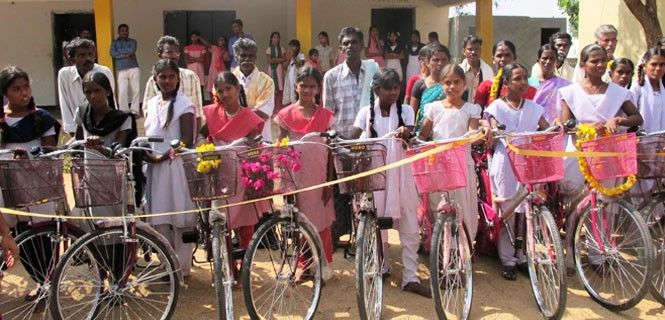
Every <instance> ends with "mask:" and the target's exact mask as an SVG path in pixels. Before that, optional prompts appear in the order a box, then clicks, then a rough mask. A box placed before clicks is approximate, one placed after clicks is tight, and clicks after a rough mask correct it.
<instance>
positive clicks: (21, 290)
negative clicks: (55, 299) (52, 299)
mask: <svg viewBox="0 0 665 320" xmlns="http://www.w3.org/2000/svg"><path fill="white" fill-rule="evenodd" d="M67 229H68V236H67V237H63V236H62V235H61V234H60V233H58V231H57V228H56V225H55V224H52V225H44V226H40V227H36V228H31V229H28V230H26V231H24V232H21V233H20V234H19V235H18V236H17V237H16V239H15V241H16V244H17V246H18V249H19V261H17V262H19V263H16V264H15V265H14V267H13V268H11V269H7V265H6V263H5V261H4V259H3V260H1V261H0V270H2V271H0V273H1V274H2V276H0V279H1V280H0V281H2V284H1V285H0V288H2V300H0V301H1V302H0V314H2V316H3V317H4V318H5V319H33V318H40V319H50V317H49V316H50V313H49V311H48V307H49V306H48V298H49V293H50V292H49V287H50V286H51V283H52V281H53V276H52V275H53V270H54V269H55V265H56V264H57V262H58V257H60V256H62V254H63V252H65V251H66V250H67V249H68V248H69V247H70V246H71V244H72V243H73V242H74V241H76V240H77V239H78V238H80V237H81V236H82V235H83V232H82V231H80V230H79V229H78V228H69V227H68V228H67Z"/></svg>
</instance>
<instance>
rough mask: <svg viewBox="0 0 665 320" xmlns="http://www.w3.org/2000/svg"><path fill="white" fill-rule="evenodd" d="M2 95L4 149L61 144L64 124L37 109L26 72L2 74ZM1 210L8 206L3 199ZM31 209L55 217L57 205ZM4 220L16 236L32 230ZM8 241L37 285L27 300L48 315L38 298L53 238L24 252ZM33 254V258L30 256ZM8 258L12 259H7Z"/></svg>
mask: <svg viewBox="0 0 665 320" xmlns="http://www.w3.org/2000/svg"><path fill="white" fill-rule="evenodd" d="M0 93H2V96H3V97H6V98H7V104H5V105H4V106H3V107H2V112H1V113H0V148H2V149H23V150H26V151H29V150H30V149H31V148H32V147H36V146H37V147H39V146H49V147H53V146H55V145H56V144H57V143H58V134H59V132H60V124H59V123H58V121H57V120H55V118H53V116H51V114H50V113H49V112H48V111H46V110H43V109H40V108H37V106H36V105H35V100H34V98H33V96H32V87H31V86H30V78H29V77H28V74H27V73H26V72H25V71H23V70H21V69H20V68H17V67H15V66H9V67H6V68H4V69H2V70H0ZM11 156H12V155H11V154H7V155H6V157H11ZM3 157H4V156H3ZM0 206H2V207H4V206H5V203H4V200H3V199H2V196H1V195H0ZM28 209H29V211H33V212H40V213H55V207H54V205H53V203H46V204H41V205H35V206H30V207H29V208H28ZM2 216H3V218H4V220H5V221H6V223H7V227H9V228H12V229H13V232H14V234H15V235H16V236H18V235H19V234H21V233H22V232H25V231H28V230H29V229H30V228H31V227H30V225H29V223H28V220H27V219H25V218H21V219H19V217H18V216H14V215H8V214H3V215H2ZM31 220H32V222H40V221H44V220H47V219H43V218H31ZM6 231H7V230H6V229H5V230H3V233H6ZM6 239H7V240H5V239H3V242H6V245H7V248H9V249H10V251H11V256H13V257H14V261H16V260H18V259H19V258H18V257H16V254H17V253H18V255H19V256H20V261H21V264H22V265H23V267H24V268H25V270H26V271H27V272H28V274H29V275H30V277H31V278H32V280H33V281H34V282H33V283H29V284H26V286H28V287H31V286H34V287H35V288H34V289H32V290H31V291H29V292H28V293H27V294H26V296H25V300H26V301H32V302H33V303H34V306H32V307H31V308H32V312H33V313H42V312H44V310H45V309H46V300H45V299H38V298H39V295H40V291H41V290H40V287H41V286H42V284H43V283H44V280H45V279H44V275H45V274H46V273H47V272H46V270H45V269H46V268H47V266H51V265H52V264H53V263H54V262H53V261H52V259H53V255H52V249H51V245H50V243H51V239H50V237H49V236H46V235H45V236H40V237H36V238H34V240H32V241H31V242H26V243H24V244H23V245H22V246H21V250H20V251H19V250H18V249H17V247H16V243H15V242H14V241H13V240H12V237H11V235H10V236H9V237H7V238H6ZM31 252H33V254H30V253H31ZM34 252H38V254H34ZM6 255H7V254H6ZM7 257H9V256H8V255H7ZM7 263H11V262H7ZM2 265H3V267H7V266H10V265H9V264H5V263H3V264H2Z"/></svg>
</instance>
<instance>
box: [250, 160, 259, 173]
mask: <svg viewBox="0 0 665 320" xmlns="http://www.w3.org/2000/svg"><path fill="white" fill-rule="evenodd" d="M250 169H251V170H252V172H254V173H256V172H259V170H260V169H261V163H259V162H253V163H251V164H250Z"/></svg>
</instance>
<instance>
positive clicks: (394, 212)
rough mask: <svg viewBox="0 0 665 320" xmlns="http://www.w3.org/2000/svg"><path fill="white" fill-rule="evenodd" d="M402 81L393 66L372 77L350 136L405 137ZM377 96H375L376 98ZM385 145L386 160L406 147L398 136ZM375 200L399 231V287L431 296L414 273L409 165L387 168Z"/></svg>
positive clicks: (414, 199) (410, 116)
mask: <svg viewBox="0 0 665 320" xmlns="http://www.w3.org/2000/svg"><path fill="white" fill-rule="evenodd" d="M401 85H402V82H401V81H400V79H399V74H397V72H396V71H395V70H392V69H386V68H382V69H380V70H379V71H378V72H377V73H376V74H375V75H374V78H373V81H372V92H373V94H372V95H371V98H370V105H369V106H365V107H363V108H362V109H360V111H359V112H358V115H357V116H356V119H355V122H354V124H353V126H354V128H353V131H352V133H351V137H352V138H354V139H355V138H358V137H361V138H372V137H382V136H385V135H387V134H389V133H391V132H395V133H396V137H397V138H400V139H405V140H406V139H408V138H409V137H410V135H411V130H412V129H413V123H414V113H413V109H411V107H409V105H403V104H402V103H401V101H398V98H399V94H400V88H401ZM374 96H376V97H377V98H378V99H375V98H374ZM382 143H383V144H384V145H385V146H386V149H387V154H386V163H392V162H395V161H399V160H401V159H404V158H406V150H405V149H404V147H403V143H402V141H400V140H397V139H393V140H385V141H384V142H382ZM374 203H375V204H376V212H377V216H379V217H389V218H392V219H393V221H394V224H395V226H396V229H397V230H398V231H399V238H400V242H401V243H402V264H403V265H404V274H403V276H402V290H404V291H408V292H412V293H415V294H418V295H420V296H423V297H431V292H430V289H429V288H427V287H426V286H424V285H423V284H421V283H420V279H419V278H418V276H417V275H416V270H417V269H418V253H417V250H418V245H419V242H420V236H419V233H418V219H417V210H418V194H417V193H416V185H415V181H414V179H413V173H412V172H411V167H410V166H400V167H398V168H394V169H390V170H388V171H387V172H386V189H385V191H379V192H375V193H374ZM381 237H382V240H383V250H384V252H385V253H388V232H387V230H381ZM389 269H390V259H389V257H388V255H387V254H386V255H385V256H384V265H383V270H382V272H383V273H384V276H385V275H387V274H388V273H389V271H390V270H389Z"/></svg>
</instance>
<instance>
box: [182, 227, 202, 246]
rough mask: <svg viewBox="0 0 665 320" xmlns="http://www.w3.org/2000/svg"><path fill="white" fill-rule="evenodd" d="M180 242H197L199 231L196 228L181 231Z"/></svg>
mask: <svg viewBox="0 0 665 320" xmlns="http://www.w3.org/2000/svg"><path fill="white" fill-rule="evenodd" d="M182 242H183V243H198V242H199V233H198V232H196V230H193V231H186V232H183V233H182Z"/></svg>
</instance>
